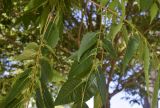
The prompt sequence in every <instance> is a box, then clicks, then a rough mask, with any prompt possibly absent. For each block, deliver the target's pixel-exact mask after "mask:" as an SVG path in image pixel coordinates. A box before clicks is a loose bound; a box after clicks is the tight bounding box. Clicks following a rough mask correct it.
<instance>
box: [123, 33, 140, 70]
mask: <svg viewBox="0 0 160 108" xmlns="http://www.w3.org/2000/svg"><path fill="white" fill-rule="evenodd" d="M138 46H139V37H138V36H134V37H133V36H132V37H130V39H129V42H128V45H127V49H126V53H125V55H124V58H123V61H122V73H123V72H124V71H125V68H126V66H127V64H128V63H129V61H130V60H131V58H132V57H133V55H134V54H135V53H136V50H137V48H138Z"/></svg>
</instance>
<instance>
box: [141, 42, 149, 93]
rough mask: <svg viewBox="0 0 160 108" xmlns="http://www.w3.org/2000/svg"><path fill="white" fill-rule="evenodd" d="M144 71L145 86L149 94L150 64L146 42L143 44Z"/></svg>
mask: <svg viewBox="0 0 160 108" xmlns="http://www.w3.org/2000/svg"><path fill="white" fill-rule="evenodd" d="M143 60H144V73H145V82H146V86H147V92H148V94H149V65H150V56H149V48H148V46H147V43H145V44H144V59H143Z"/></svg>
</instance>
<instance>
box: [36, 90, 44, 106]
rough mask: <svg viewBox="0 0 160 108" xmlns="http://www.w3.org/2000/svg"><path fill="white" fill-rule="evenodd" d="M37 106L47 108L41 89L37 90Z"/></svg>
mask: <svg viewBox="0 0 160 108" xmlns="http://www.w3.org/2000/svg"><path fill="white" fill-rule="evenodd" d="M36 106H37V108H45V104H44V101H43V97H42V94H41V91H40V89H37V90H36Z"/></svg>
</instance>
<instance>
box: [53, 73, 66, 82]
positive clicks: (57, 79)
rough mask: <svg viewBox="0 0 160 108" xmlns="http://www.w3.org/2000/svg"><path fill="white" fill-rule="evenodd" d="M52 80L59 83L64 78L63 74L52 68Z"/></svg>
mask: <svg viewBox="0 0 160 108" xmlns="http://www.w3.org/2000/svg"><path fill="white" fill-rule="evenodd" d="M52 81H53V82H56V83H59V82H61V81H65V78H64V76H63V75H61V74H60V73H59V72H57V71H56V70H53V78H52Z"/></svg>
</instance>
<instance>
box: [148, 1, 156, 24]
mask: <svg viewBox="0 0 160 108" xmlns="http://www.w3.org/2000/svg"><path fill="white" fill-rule="evenodd" d="M157 12H158V6H157V4H156V3H154V4H153V5H152V6H151V8H150V16H151V21H150V23H152V21H153V19H154V18H155V17H156V15H157Z"/></svg>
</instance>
